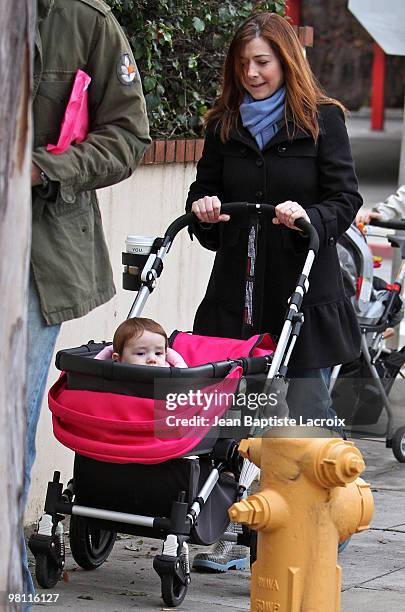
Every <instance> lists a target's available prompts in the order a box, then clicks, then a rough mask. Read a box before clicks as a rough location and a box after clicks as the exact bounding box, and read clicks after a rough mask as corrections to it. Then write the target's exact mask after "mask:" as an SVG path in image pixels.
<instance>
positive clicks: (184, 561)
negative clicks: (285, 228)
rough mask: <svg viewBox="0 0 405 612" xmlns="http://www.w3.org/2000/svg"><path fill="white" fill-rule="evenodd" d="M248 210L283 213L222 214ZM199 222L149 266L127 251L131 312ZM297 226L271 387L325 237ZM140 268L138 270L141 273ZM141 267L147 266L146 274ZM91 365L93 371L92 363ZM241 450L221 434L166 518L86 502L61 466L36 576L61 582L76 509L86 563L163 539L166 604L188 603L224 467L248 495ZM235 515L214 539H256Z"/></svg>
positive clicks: (282, 367)
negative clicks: (202, 526)
mask: <svg viewBox="0 0 405 612" xmlns="http://www.w3.org/2000/svg"><path fill="white" fill-rule="evenodd" d="M246 211H248V213H249V214H251V215H262V214H266V215H269V216H270V217H274V216H275V210H274V207H273V206H271V205H266V204H249V203H246V202H238V203H231V204H224V205H223V206H222V212H224V213H230V214H233V213H235V214H236V213H238V212H239V213H240V212H245V213H246ZM193 220H194V215H193V214H192V213H189V214H186V215H183V216H181V217H179V218H178V219H176V220H175V221H174V222H173V223H172V224H171V225H170V226H169V228H168V229H167V231H166V233H165V235H164V237H163V238H158V239H156V240H155V244H154V247H153V249H152V254H151V255H150V256H149V257H148V259H147V262H146V264H145V263H144V262H143V266H142V267H139V266H140V261H139V258H138V259H137V257H138V256H136V255H132V254H128V253H123V264H124V288H127V289H132V290H136V291H138V293H137V297H136V299H135V301H134V303H133V305H132V307H131V310H130V312H129V314H128V317H134V316H139V315H140V314H141V312H142V310H143V307H144V305H145V303H146V301H147V299H148V297H149V295H150V294H151V293H152V291H153V290H154V288H155V286H156V282H157V279H158V277H159V276H160V275H161V273H162V270H163V260H164V258H165V256H166V255H167V253H168V252H169V250H170V247H171V245H172V243H173V240H174V238H175V237H176V235H177V234H178V233H179V232H180V230H181V229H183V228H185V227H187V226H189V225H190V223H192V222H193ZM296 225H297V227H299V228H300V229H302V230H303V231H304V232H305V234H306V235H307V236H308V238H309V245H308V254H307V257H306V261H305V264H304V267H303V270H302V274H301V275H300V277H299V279H298V282H297V286H296V289H295V291H294V293H293V294H292V296H291V298H290V301H289V307H288V311H287V314H286V317H285V322H284V326H283V329H282V332H281V335H280V338H279V341H278V344H277V348H276V351H275V352H274V354H273V355H272V356H271V358H264V359H265V360H266V368H265V373H266V372H267V379H266V385H265V388H266V390H268V389H269V388H270V386H271V384H272V382H273V381H275V380H277V379H282V378H284V377H285V374H286V372H287V367H288V362H289V359H290V356H291V353H292V351H293V349H294V345H295V343H296V340H297V337H298V335H299V332H300V329H301V326H302V324H303V314H302V313H301V312H300V309H301V304H302V300H303V298H304V296H305V294H306V292H307V291H308V288H309V280H308V277H309V274H310V270H311V267H312V264H313V261H314V259H315V257H316V255H317V252H318V248H319V239H318V235H317V232H316V230H315V228H314V227H313V226H312V225H311V224H310V223H307V222H306V221H305V220H303V219H299V220H297V221H296ZM134 270H135V271H136V273H135V274H134ZM140 270H141V272H139V271H140ZM102 346H104V345H96V344H94V343H89V344H88V345H84V346H83V347H80V348H76V349H70V350H66V351H59V353H58V355H57V360H56V361H57V367H58V368H59V369H63V370H65V371H68V372H69V371H70V372H72V374H73V375H74V374H75V372H80V371H81V368H82V365H81V364H83V363H84V364H89V363H90V362H92V361H94V360H92V359H88V356H94V355H95V354H96V353H97V352H98V351H99V350H100V349H101V348H102ZM89 353H90V355H89ZM85 356H86V357H85ZM258 359H263V358H252V359H250V358H248V359H241V360H240V362H239V361H238V360H237V361H236V362H235V361H228V362H219V363H218V364H217V365H218V366H220V367H222V368H223V369H225V370H226V369H227V368H228V370H229V369H230V368H231V367H232V366H233V365H234V364H235V363H239V364H240V365H242V366H243V367H244V368H245V370H244V371H245V372H246V373H248V372H249V364H250V363H251V362H253V361H254V360H258ZM120 365H121V364H120ZM131 367H136V366H131ZM206 367H213V364H209V365H207V366H201V367H199V368H191V369H190V370H189V371H188V372H190V371H191V370H202V369H203V368H206ZM84 371H86V365H85V366H84ZM237 448H238V443H237V442H236V441H235V440H232V439H221V438H219V439H218V440H217V442H216V443H215V445H214V447H213V449H211V452H209V453H208V454H207V455H206V458H207V461H208V462H209V463H210V469H209V471H208V475H207V477H206V478H205V480H203V482H201V483H199V485H198V489H197V494H196V495H193V497H192V499H191V501H190V500H187V499H186V494H185V492H184V491H179V494H178V497H177V499H176V500H174V501H172V503H171V509H170V512H169V513H168V514H167V515H166V516H147V515H142V514H132V513H130V512H118V511H115V510H108V509H104V508H98V507H90V506H88V505H81V504H78V503H77V502H76V498H77V497H78V491H77V490H76V484H75V479H72V480H70V481H69V483H68V485H67V487H66V488H65V489H63V484H62V483H61V482H60V472H58V471H55V472H54V477H53V481H52V482H49V483H48V489H47V494H46V501H45V508H44V511H45V514H44V515H43V516H42V517H41V519H40V521H39V524H38V531H37V533H35V534H34V535H32V536H31V538H30V540H29V547H30V549H31V551H32V552H33V554H34V556H35V559H36V577H37V580H38V582H39V584H40V585H41V586H42V587H44V588H51V587H53V586H55V584H56V582H57V580H58V579H59V578H60V576H61V574H62V571H63V568H64V563H65V545H64V533H63V524H62V522H61V521H62V520H63V519H64V518H65V516H66V515H70V516H71V525H70V542H71V549H72V554H73V556H74V558H75V560H76V562H77V563H78V564H79V565H81V567H83V568H84V569H88V570H89V569H95V568H96V567H98V566H100V565H101V564H102V563H103V562H104V561H105V560H106V559H107V557H108V555H109V553H110V552H111V550H112V547H113V545H114V541H115V538H116V532H117V531H118V532H122V533H130V534H134V535H146V536H150V537H157V538H160V539H163V545H162V551H161V554H158V555H156V556H155V558H154V561H153V567H154V569H155V570H156V572H157V573H158V575H159V577H160V580H161V587H162V597H163V600H164V602H165V604H166V605H168V606H171V607H175V606H178V605H180V603H181V602H182V601H183V599H184V597H185V595H186V592H187V588H188V585H189V583H190V565H189V557H188V543H189V542H195V543H205V542H201V539H200V540H199V537H198V534H197V535H196V530H198V525H199V519H200V517H201V514H202V513H203V512H204V508H205V507H206V505H207V503H208V500H209V498H210V495H211V494H212V492H213V490H214V489H215V487H216V485H217V483H218V481H220V480H221V478H222V479H224V476H225V475H224V474H223V473H224V472H225V471H231V472H232V473H233V474H234V475H235V480H234V481H233V485H232V483H231V484H229V483H228V495H229V490H231V493H232V496H231V497H232V498H231V497H230V498H229V499H230V504H231V503H233V502H234V501H236V499H238V498H240V497H241V496H242V495H243V493H244V491H245V490H246V485H245V484H244V483H243V480H242V479H239V482H238V481H237V479H238V478H239V477H240V474H241V466H242V464H241V457H240V456H239V454H238V452H237ZM197 453H198V447H197V449H193V451H191V454H193V455H195V454H197ZM184 460H186V461H187V460H189V462H191V461H192V460H193V457H182V458H180V459H176V460H174V461H184ZM76 461H79V462H80V461H84V462H85V463H86V462H88V463H89V464H90V466H91V462H94V463H101V465H103V466H114V468H111V469H115V468H117V469H119V468H123V467H124V468H128V465H130V466H131V467H132V466H133V465H138V466H139V464H124V466H123V465H122V464H121V465H116V464H107V463H102V462H95V461H94V460H93V459H87V458H83V457H81V456H80V455H76ZM245 462H247V460H245ZM158 465H162V464H158ZM250 465H251V466H252V469H257V468H255V466H253V464H250ZM152 467H156V466H152ZM94 486H96V483H94ZM230 504H229V505H230ZM228 521H229V519H228V518H227V516H226V521H225V524H224V527H221V531H220V532H219V533H218V534H217V537H216V539H215V540H214V541H217V540H218V539H219V537H220V538H221V539H222V540H228V541H233V542H236V541H237V542H239V543H244V544H246V545H249V544H250V542H251V540H250V534H249V533H248V532H247V531H244V533H243V534H236V533H228V532H225V533H223V531H224V528H225V527H226V525H227V524H228ZM209 543H213V542H209Z"/></svg>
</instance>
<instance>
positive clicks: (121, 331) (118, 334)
mask: <svg viewBox="0 0 405 612" xmlns="http://www.w3.org/2000/svg"><path fill="white" fill-rule="evenodd" d="M144 331H149V332H152V333H153V334H159V335H160V336H163V338H164V339H165V348H166V349H167V345H168V339H167V334H166V332H165V330H164V329H163V327H162V326H161V325H159V323H156V321H153V320H152V319H145V318H144V317H134V318H132V319H127V320H126V321H124V322H123V323H121V325H119V326H118V327H117V329H116V330H115V334H114V338H113V350H114V353H118V355H122V352H123V350H124V347H125V344H126V343H127V342H128V340H129V339H130V338H134V337H135V338H139V336H141V335H142V334H143V332H144Z"/></svg>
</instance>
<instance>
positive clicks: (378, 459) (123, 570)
mask: <svg viewBox="0 0 405 612" xmlns="http://www.w3.org/2000/svg"><path fill="white" fill-rule="evenodd" d="M357 445H358V446H359V447H360V449H361V450H362V452H363V454H364V457H365V459H366V462H367V470H366V474H365V478H366V480H367V481H368V482H369V483H370V484H371V486H372V490H373V495H374V500H375V506H376V510H375V515H374V518H373V522H372V526H371V529H370V530H369V531H367V532H365V533H362V534H359V535H356V536H354V537H353V538H352V541H351V543H350V544H349V546H348V547H347V548H346V550H345V551H344V552H343V553H342V554H341V555H340V559H339V562H340V564H341V565H342V568H343V593H342V610H343V611H344V612H355V611H356V612H370V611H373V612H386V611H388V610H400V611H402V610H405V464H399V463H398V462H397V461H396V460H395V458H394V457H393V455H392V453H391V451H390V450H388V449H386V448H385V445H384V443H383V442H382V441H381V440H362V441H358V443H357ZM158 546H159V542H157V541H155V540H149V539H145V538H139V537H132V536H131V537H126V536H122V539H120V540H118V541H117V542H116V544H115V546H114V549H113V552H112V553H111V555H110V558H109V559H108V561H107V562H106V563H105V564H104V565H103V566H102V567H100V568H99V569H97V570H95V571H93V572H85V571H83V570H82V569H80V568H79V567H78V566H77V565H76V564H75V562H74V561H73V559H72V557H71V555H70V553H69V550H68V554H67V564H66V572H65V579H64V580H63V581H60V582H59V583H58V585H57V587H55V588H54V589H52V591H53V592H55V593H59V599H58V601H57V603H56V604H46V606H47V607H50V608H51V609H52V610H98V611H99V612H104V611H106V612H107V611H108V612H114V611H115V610H117V611H123V610H134V609H136V610H145V611H147V610H164V609H165V608H164V606H163V604H162V600H161V599H160V584H159V579H158V577H157V575H156V574H155V572H154V570H153V568H152V559H153V556H154V555H155V554H158V553H157V550H158ZM197 550H199V549H198V547H193V550H192V553H191V554H192V555H194V553H195V551H197ZM249 588H250V572H249V571H248V570H246V571H232V572H228V573H227V574H223V575H213V574H197V573H194V572H193V574H192V583H191V585H190V588H189V591H188V594H187V597H186V599H185V600H184V602H183V604H182V605H181V607H180V608H179V609H180V610H183V611H187V612H203V611H204V612H214V611H217V612H235V611H239V610H249ZM38 592H39V593H46V591H44V590H39V591H38ZM44 605H45V604H44ZM34 607H35V609H36V608H38V609H39V607H40V606H34ZM319 612H322V611H321V610H320V611H319Z"/></svg>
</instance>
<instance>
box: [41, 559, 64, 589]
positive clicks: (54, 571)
mask: <svg viewBox="0 0 405 612" xmlns="http://www.w3.org/2000/svg"><path fill="white" fill-rule="evenodd" d="M61 576H62V567H59V566H58V565H56V563H55V560H54V559H52V557H49V556H48V555H46V554H45V553H40V554H38V555H37V556H36V557H35V577H36V579H37V582H38V584H39V586H41V587H42V588H44V589H51V588H52V587H54V586H55V585H56V583H57V582H58V580H59V579H60V577H61Z"/></svg>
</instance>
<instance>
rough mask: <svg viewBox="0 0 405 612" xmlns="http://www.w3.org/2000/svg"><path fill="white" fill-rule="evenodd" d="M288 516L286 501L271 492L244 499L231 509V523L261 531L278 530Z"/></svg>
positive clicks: (274, 492)
mask: <svg viewBox="0 0 405 612" xmlns="http://www.w3.org/2000/svg"><path fill="white" fill-rule="evenodd" d="M288 514H289V513H288V506H287V504H286V502H285V500H284V499H283V498H282V497H281V495H279V494H278V493H277V492H276V491H269V490H266V491H263V492H262V493H258V494H257V495H251V496H250V497H249V498H248V499H242V501H240V502H238V503H236V504H234V505H233V506H232V507H231V508H230V509H229V518H230V519H231V521H233V522H234V523H241V524H242V525H249V527H251V528H252V529H256V530H259V529H260V530H261V531H272V530H273V529H277V528H278V527H280V526H281V525H282V524H283V523H284V522H285V520H286V519H287V517H288Z"/></svg>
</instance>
